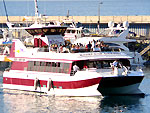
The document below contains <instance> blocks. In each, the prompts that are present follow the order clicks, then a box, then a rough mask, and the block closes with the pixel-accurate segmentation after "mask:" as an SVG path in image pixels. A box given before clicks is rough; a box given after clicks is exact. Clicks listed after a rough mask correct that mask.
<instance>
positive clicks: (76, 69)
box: [73, 63, 79, 74]
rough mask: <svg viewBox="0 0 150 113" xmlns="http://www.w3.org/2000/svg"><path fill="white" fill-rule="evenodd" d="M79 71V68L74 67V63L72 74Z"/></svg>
mask: <svg viewBox="0 0 150 113" xmlns="http://www.w3.org/2000/svg"><path fill="white" fill-rule="evenodd" d="M78 70H79V67H78V66H77V65H76V63H75V65H74V66H73V71H74V74H75V73H76V72H77V71H78Z"/></svg>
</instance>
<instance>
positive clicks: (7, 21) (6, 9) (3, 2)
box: [3, 0, 9, 22]
mask: <svg viewBox="0 0 150 113" xmlns="http://www.w3.org/2000/svg"><path fill="white" fill-rule="evenodd" d="M3 3H4V8H5V13H6V17H7V22H9V19H8V13H7V9H6V4H5V1H4V0H3Z"/></svg>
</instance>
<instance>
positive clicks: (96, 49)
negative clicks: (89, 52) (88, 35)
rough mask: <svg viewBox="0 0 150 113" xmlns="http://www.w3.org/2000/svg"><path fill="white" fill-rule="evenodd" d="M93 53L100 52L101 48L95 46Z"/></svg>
mask: <svg viewBox="0 0 150 113" xmlns="http://www.w3.org/2000/svg"><path fill="white" fill-rule="evenodd" d="M93 51H94V52H99V51H101V48H99V47H98V45H96V47H94V48H93Z"/></svg>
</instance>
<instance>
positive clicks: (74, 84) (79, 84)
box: [3, 77, 101, 89]
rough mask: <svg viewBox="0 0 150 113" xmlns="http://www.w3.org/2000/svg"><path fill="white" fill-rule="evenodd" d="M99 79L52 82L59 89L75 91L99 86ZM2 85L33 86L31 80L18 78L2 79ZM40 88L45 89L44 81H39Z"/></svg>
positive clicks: (45, 82)
mask: <svg viewBox="0 0 150 113" xmlns="http://www.w3.org/2000/svg"><path fill="white" fill-rule="evenodd" d="M100 80H101V77H99V78H92V79H87V80H80V81H65V82H64V81H52V82H53V86H54V87H55V88H56V87H57V88H61V89H76V88H84V87H89V86H92V85H95V84H99V82H100ZM3 84H12V85H24V86H34V80H33V79H20V78H7V77H4V78H3ZM40 85H41V87H45V86H46V87H47V81H46V80H40Z"/></svg>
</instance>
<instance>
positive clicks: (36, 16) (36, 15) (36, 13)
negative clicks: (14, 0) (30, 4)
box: [34, 0, 39, 23]
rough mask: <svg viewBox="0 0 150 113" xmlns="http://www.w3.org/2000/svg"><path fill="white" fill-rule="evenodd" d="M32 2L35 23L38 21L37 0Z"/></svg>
mask: <svg viewBox="0 0 150 113" xmlns="http://www.w3.org/2000/svg"><path fill="white" fill-rule="evenodd" d="M34 3H35V23H37V21H38V16H39V14H38V5H37V0H34Z"/></svg>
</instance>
